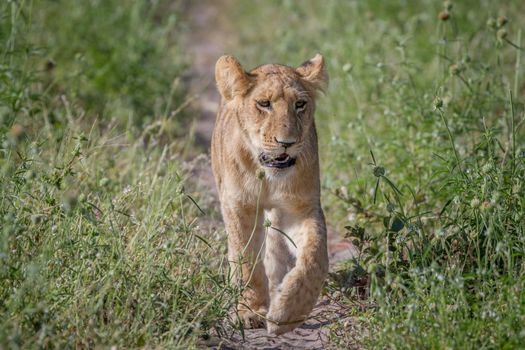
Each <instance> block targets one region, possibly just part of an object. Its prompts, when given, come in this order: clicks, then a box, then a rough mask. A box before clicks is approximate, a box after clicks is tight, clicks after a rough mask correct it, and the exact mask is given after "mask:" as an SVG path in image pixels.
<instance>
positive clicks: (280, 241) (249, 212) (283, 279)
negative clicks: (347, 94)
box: [211, 54, 328, 334]
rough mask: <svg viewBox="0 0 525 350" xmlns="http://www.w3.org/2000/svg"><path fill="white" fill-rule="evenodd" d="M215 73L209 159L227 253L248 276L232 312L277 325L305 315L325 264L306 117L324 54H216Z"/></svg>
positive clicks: (310, 123) (272, 329)
mask: <svg viewBox="0 0 525 350" xmlns="http://www.w3.org/2000/svg"><path fill="white" fill-rule="evenodd" d="M215 78H216V81H217V87H218V90H219V92H220V94H221V96H222V101H221V105H220V109H219V112H218V115H217V120H216V122H215V129H214V131H213V138H212V146H211V155H212V168H213V173H214V176H215V182H216V184H217V187H218V192H219V197H220V202H221V210H222V215H223V218H224V223H225V226H226V231H227V233H228V258H229V261H230V264H231V266H232V269H233V270H234V271H239V272H240V274H239V275H240V276H241V278H242V282H243V283H244V285H246V288H245V290H244V294H243V299H242V300H241V301H240V303H239V314H240V315H241V317H242V319H243V321H244V324H245V327H261V326H263V325H264V321H266V326H267V329H268V332H269V333H272V334H282V333H285V332H288V331H291V330H292V329H294V328H295V327H297V326H299V325H301V324H302V323H303V321H304V320H305V319H306V318H307V316H308V314H309V313H310V312H311V311H312V308H313V307H314V305H315V303H316V300H317V297H318V296H319V292H320V290H321V287H322V285H323V282H324V279H325V277H326V274H327V272H328V254H327V247H326V226H325V220H324V215H323V210H322V209H321V203H320V193H319V192H320V184H319V156H318V149H317V134H316V129H315V122H314V112H315V97H316V92H317V91H318V90H322V89H323V88H324V87H325V86H326V85H327V83H328V75H327V72H326V68H325V64H324V59H323V57H322V56H321V55H319V54H317V55H316V56H315V57H314V58H312V59H310V60H308V61H306V62H304V63H303V64H302V65H301V66H300V67H298V68H291V67H287V66H283V65H277V64H268V65H263V66H260V67H258V68H255V69H254V70H252V71H250V72H246V71H245V70H244V69H243V68H242V66H241V65H240V63H239V62H238V61H237V60H236V59H235V58H234V57H232V56H223V57H221V58H219V60H218V61H217V64H216V67H215ZM265 219H266V220H265ZM270 223H271V224H270Z"/></svg>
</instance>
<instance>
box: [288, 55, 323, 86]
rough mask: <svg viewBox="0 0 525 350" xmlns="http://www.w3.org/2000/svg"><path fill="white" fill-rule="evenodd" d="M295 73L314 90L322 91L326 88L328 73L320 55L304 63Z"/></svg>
mask: <svg viewBox="0 0 525 350" xmlns="http://www.w3.org/2000/svg"><path fill="white" fill-rule="evenodd" d="M295 71H296V72H297V73H298V74H299V75H300V76H301V77H302V78H303V79H304V80H306V81H307V82H309V83H310V84H312V85H313V86H314V88H316V89H319V90H324V89H326V87H327V86H328V72H327V71H326V66H325V63H324V57H323V56H322V55H320V54H316V55H315V56H314V57H313V58H310V59H309V60H307V61H305V62H304V63H303V64H301V65H300V66H299V67H298V68H297V69H296V70H295Z"/></svg>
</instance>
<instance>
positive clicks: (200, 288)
mask: <svg viewBox="0 0 525 350" xmlns="http://www.w3.org/2000/svg"><path fill="white" fill-rule="evenodd" d="M224 4H226V6H228V8H226V9H225V10H224V12H223V13H224V14H225V15H226V16H228V18H227V19H228V23H229V24H228V25H229V26H230V27H231V28H234V29H235V28H237V30H238V32H239V38H238V41H237V43H238V45H237V46H235V47H232V48H230V52H231V53H232V54H234V55H236V56H237V57H239V58H240V60H241V61H242V62H243V63H244V64H245V66H246V68H249V67H254V66H257V65H259V64H263V63H267V62H281V63H286V64H290V65H292V64H296V65H298V64H300V63H301V62H303V61H304V60H305V59H307V58H309V57H312V56H313V55H314V54H315V53H316V52H322V53H323V54H324V55H325V57H326V58H327V62H328V66H329V73H330V78H331V85H330V88H329V89H328V91H327V93H326V96H324V97H322V99H321V101H320V102H319V111H318V115H317V125H318V129H319V136H320V152H321V163H322V170H321V172H322V183H323V193H322V195H323V204H324V207H325V212H326V215H327V221H328V224H329V225H330V226H332V227H334V228H335V229H336V230H337V231H339V232H341V233H346V234H347V235H348V236H349V237H351V238H352V239H353V240H354V242H355V244H356V245H357V246H358V247H360V248H361V251H362V253H361V254H360V255H359V257H357V258H356V259H355V260H352V261H348V262H346V263H345V264H344V265H343V267H342V270H341V271H339V272H338V273H336V274H334V275H333V276H334V278H333V279H331V280H330V281H329V283H328V284H327V288H326V291H325V292H326V293H328V294H330V295H331V297H332V298H337V299H338V301H339V302H340V303H342V304H345V305H347V306H348V308H349V312H350V313H351V314H352V315H353V316H355V318H354V319H352V322H346V321H345V322H335V323H334V324H331V325H330V326H329V327H330V328H331V333H330V334H331V335H332V336H331V338H330V340H331V344H332V345H334V346H340V347H343V348H346V347H349V346H350V344H356V342H357V343H358V344H359V345H361V346H363V347H366V348H388V349H413V348H423V349H448V348H451V349H463V348H465V349H469V348H480V349H496V348H507V349H511V348H519V347H520V346H521V344H523V343H524V342H525V326H524V321H523V315H524V314H525V293H523V289H524V287H525V278H524V277H523V276H524V272H525V271H524V270H525V260H524V255H525V238H524V237H525V144H524V141H525V131H524V126H523V124H524V120H525V115H524V111H525V107H524V92H525V81H524V80H523V72H524V69H523V64H522V60H523V57H522V56H523V50H519V49H517V48H516V47H520V46H521V47H523V46H525V43H524V41H525V40H524V39H523V38H522V36H523V34H522V32H523V30H524V29H525V28H523V25H522V23H524V21H525V6H524V5H523V4H522V2H520V1H508V2H506V3H505V4H503V3H502V2H497V1H488V0H484V1H474V0H472V1H470V0H468V1H462V2H454V3H453V7H452V8H451V9H449V12H450V18H449V20H448V21H443V20H440V19H439V18H438V14H439V13H440V12H441V11H443V10H444V9H445V6H446V4H443V3H441V2H439V1H430V0H423V1H418V2H401V1H388V2H385V1H379V0H377V1H376V0H372V1H366V2H364V1H362V2H358V1H345V2H343V1H324V2H319V1H315V0H305V1H301V2H298V1H297V2H294V1H284V0H283V1H277V0H272V1H258V2H240V1H238V2H234V1H231V2H227V1H225V2H224ZM64 13H67V14H68V15H67V16H64V15H63V14H64ZM182 15H183V12H182V7H180V6H179V5H177V4H175V5H174V4H173V3H172V2H171V1H167V0H163V1H145V0H144V1H143V0H140V1H131V0H125V1H117V0H105V1H96V0H89V1H82V2H78V1H65V0H58V1H50V0H46V1H44V0H35V1H30V0H26V1H4V2H1V3H0V193H1V197H0V348H59V349H61V348H73V347H78V348H108V347H111V346H114V345H115V346H117V347H119V348H138V347H148V348H153V347H158V348H184V349H185V348H196V347H199V346H201V345H202V343H201V341H202V340H206V339H207V338H208V337H209V336H210V335H214V334H219V335H221V334H224V332H225V330H230V329H231V326H232V324H233V322H234V321H235V320H232V319H231V317H230V316H229V312H230V311H231V310H232V307H233V306H234V305H235V302H236V298H237V296H238V294H239V290H238V288H235V287H234V286H232V285H231V284H229V283H228V282H227V280H228V271H227V270H226V269H225V265H226V264H224V259H225V256H226V254H225V244H224V235H223V234H222V231H221V230H218V231H217V232H215V231H212V232H208V231H209V230H207V229H206V228H204V227H199V225H198V224H199V223H200V222H205V221H206V219H207V216H208V215H211V214H210V213H211V212H212V211H213V209H214V208H211V207H207V204H206V203H207V200H208V199H207V198H206V196H204V195H202V194H201V193H199V192H198V191H197V190H192V188H195V187H194V186H193V184H192V182H191V179H189V176H190V175H189V174H188V173H187V172H186V171H185V170H184V169H187V168H188V166H187V164H184V157H183V156H184V155H185V154H188V153H189V152H188V149H189V148H190V147H191V146H192V140H191V137H188V136H187V134H188V133H187V130H188V128H189V123H190V118H189V116H190V115H189V113H187V112H186V111H185V110H184V109H183V108H182V109H181V107H183V106H185V104H186V101H187V96H185V91H184V88H185V86H184V84H183V82H182V81H183V79H182V78H181V77H183V76H184V74H185V71H186V70H187V67H188V62H187V61H185V60H184V57H185V56H184V52H185V48H183V47H181V45H180V40H179V39H180V38H181V35H183V31H182V30H181V24H182V23H181V19H183V18H182V17H183V16H182ZM501 16H506V18H507V19H506V20H504V17H501ZM504 22H506V23H504ZM268 28H271V30H268ZM195 203H198V205H200V206H201V207H202V209H204V210H205V212H206V216H204V215H203V214H202V212H201V210H200V209H199V207H197V205H196V204H195ZM201 219H205V220H204V221H201ZM356 281H357V282H359V283H357V284H358V285H359V286H357V285H356ZM363 282H365V283H363ZM363 284H365V285H366V287H364V288H363ZM363 292H364V293H363Z"/></svg>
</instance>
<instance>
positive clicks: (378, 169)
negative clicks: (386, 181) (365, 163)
mask: <svg viewBox="0 0 525 350" xmlns="http://www.w3.org/2000/svg"><path fill="white" fill-rule="evenodd" d="M383 175H385V168H383V167H382V166H375V167H374V176H375V177H380V176H383Z"/></svg>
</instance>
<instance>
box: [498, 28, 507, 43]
mask: <svg viewBox="0 0 525 350" xmlns="http://www.w3.org/2000/svg"><path fill="white" fill-rule="evenodd" d="M508 34H509V33H507V30H506V29H505V28H501V29H499V30H498V31H497V33H496V36H497V37H498V40H500V41H503V40H504V39H505V38H507V35H508Z"/></svg>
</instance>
